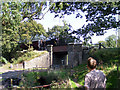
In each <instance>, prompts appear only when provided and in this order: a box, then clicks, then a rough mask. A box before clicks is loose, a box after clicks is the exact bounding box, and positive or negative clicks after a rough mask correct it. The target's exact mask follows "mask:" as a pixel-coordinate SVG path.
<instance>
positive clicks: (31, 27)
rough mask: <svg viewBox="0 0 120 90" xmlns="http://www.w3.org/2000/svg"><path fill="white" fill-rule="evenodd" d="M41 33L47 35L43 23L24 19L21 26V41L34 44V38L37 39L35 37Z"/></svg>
mask: <svg viewBox="0 0 120 90" xmlns="http://www.w3.org/2000/svg"><path fill="white" fill-rule="evenodd" d="M40 35H44V36H46V32H45V29H44V27H43V26H42V25H41V24H37V22H36V21H33V20H31V21H29V22H28V21H24V22H22V23H21V24H20V26H19V36H20V41H21V42H23V43H25V44H26V45H27V44H32V40H35V39H36V38H35V37H36V36H38V37H39V36H40ZM39 39H40V38H39Z"/></svg>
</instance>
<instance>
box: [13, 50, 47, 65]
mask: <svg viewBox="0 0 120 90" xmlns="http://www.w3.org/2000/svg"><path fill="white" fill-rule="evenodd" d="M44 53H47V51H42V52H38V51H20V52H17V53H16V55H14V58H12V61H13V63H14V64H16V63H22V62H23V61H26V60H31V59H33V58H35V57H38V56H40V55H42V54H44Z"/></svg>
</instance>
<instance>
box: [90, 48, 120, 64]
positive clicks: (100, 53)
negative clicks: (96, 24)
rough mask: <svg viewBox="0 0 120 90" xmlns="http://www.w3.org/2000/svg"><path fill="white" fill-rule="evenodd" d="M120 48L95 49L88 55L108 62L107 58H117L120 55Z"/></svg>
mask: <svg viewBox="0 0 120 90" xmlns="http://www.w3.org/2000/svg"><path fill="white" fill-rule="evenodd" d="M119 53H120V48H106V49H96V50H93V49H92V50H91V51H90V56H92V57H94V58H96V59H97V60H98V61H100V60H102V61H104V62H109V60H117V59H119V57H120V54H119Z"/></svg>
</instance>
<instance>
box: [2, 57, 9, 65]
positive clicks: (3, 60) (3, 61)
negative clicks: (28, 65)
mask: <svg viewBox="0 0 120 90" xmlns="http://www.w3.org/2000/svg"><path fill="white" fill-rule="evenodd" d="M0 62H2V63H4V64H7V63H8V61H7V60H6V59H5V58H4V57H2V56H1V57H0Z"/></svg>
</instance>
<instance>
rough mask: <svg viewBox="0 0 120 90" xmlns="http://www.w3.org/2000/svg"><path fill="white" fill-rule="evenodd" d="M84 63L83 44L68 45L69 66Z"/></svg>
mask: <svg viewBox="0 0 120 90" xmlns="http://www.w3.org/2000/svg"><path fill="white" fill-rule="evenodd" d="M81 63H82V44H74V43H71V44H69V45H68V66H70V67H74V66H77V65H80V64H81Z"/></svg>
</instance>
